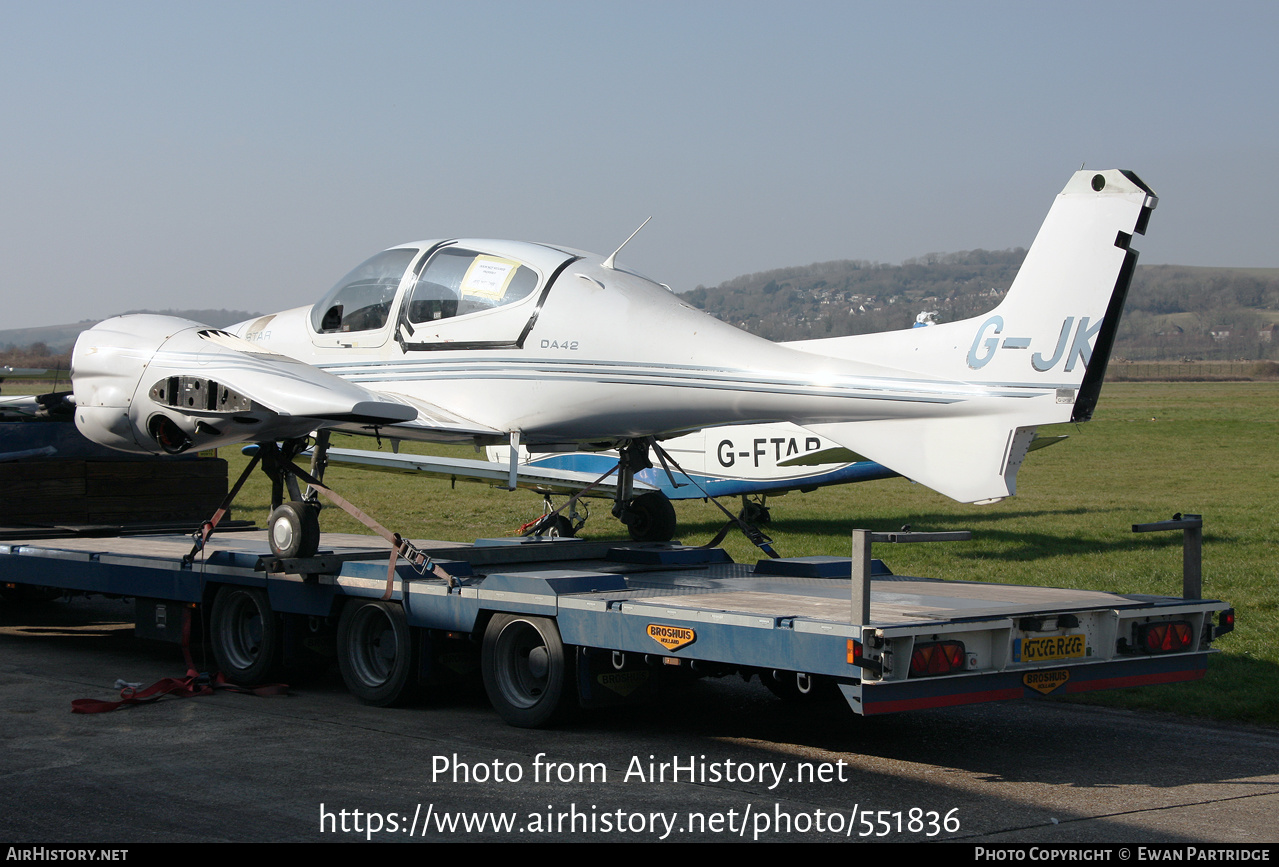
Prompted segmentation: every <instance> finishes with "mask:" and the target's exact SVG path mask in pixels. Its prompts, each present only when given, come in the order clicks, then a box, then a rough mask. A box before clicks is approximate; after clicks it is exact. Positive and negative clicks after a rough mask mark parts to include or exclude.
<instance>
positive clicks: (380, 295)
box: [311, 248, 418, 333]
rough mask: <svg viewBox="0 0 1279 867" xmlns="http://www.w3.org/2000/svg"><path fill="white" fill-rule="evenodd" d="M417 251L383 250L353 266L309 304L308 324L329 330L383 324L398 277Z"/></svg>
mask: <svg viewBox="0 0 1279 867" xmlns="http://www.w3.org/2000/svg"><path fill="white" fill-rule="evenodd" d="M417 253H418V251H417V250H416V249H413V248H408V249H396V250H384V251H382V252H381V253H378V254H377V255H376V256H374V257H373V258H371V259H369V260H368V261H366V262H365V263H364V264H362V265H359V266H358V267H356V269H355V270H354V271H352V272H351V273H350V274H347V275H346V276H345V277H343V278H342V279H341V280H339V281H338V282H337V285H336V286H334V287H333V288H332V289H331V290H329V294H328V295H325V296H324V299H323V300H321V301H320V303H318V304H316V305H315V306H314V307H312V308H311V327H312V328H314V329H315V330H316V331H317V332H320V333H331V332H344V331H372V330H374V329H377V328H381V327H382V326H384V325H386V320H387V318H388V317H389V316H390V314H391V304H392V302H394V301H395V293H396V290H398V289H399V288H400V279H401V278H402V277H403V276H404V272H405V271H407V270H408V267H409V263H410V262H412V261H413V257H414V256H416V255H417Z"/></svg>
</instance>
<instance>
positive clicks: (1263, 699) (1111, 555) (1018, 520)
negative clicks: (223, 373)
mask: <svg viewBox="0 0 1279 867" xmlns="http://www.w3.org/2000/svg"><path fill="white" fill-rule="evenodd" d="M1044 432H1045V433H1066V434H1069V435H1070V439H1068V440H1066V441H1065V442H1064V443H1061V444H1059V445H1057V446H1054V447H1052V448H1049V449H1045V450H1042V451H1039V452H1036V453H1034V454H1032V455H1031V456H1030V457H1029V458H1028V459H1027V461H1026V464H1025V466H1024V467H1023V469H1022V470H1021V474H1020V476H1019V478H1018V490H1019V493H1018V494H1017V496H1016V497H1013V498H1010V499H1008V500H1005V501H1004V502H1002V503H998V504H996V505H993V506H969V505H961V504H959V503H955V502H952V501H950V500H948V499H946V498H944V497H942V496H940V495H938V494H936V493H934V492H932V491H930V490H928V489H927V488H924V487H922V486H920V485H915V484H912V483H910V482H908V481H906V480H904V479H890V480H886V481H880V482H870V483H865V484H859V485H846V486H842V487H834V488H825V489H823V490H820V491H815V492H813V493H809V494H799V493H793V494H789V495H787V496H785V497H780V498H774V499H772V500H770V506H771V507H772V513H773V523H772V524H771V525H770V526H768V527H767V528H766V529H767V532H768V533H769V535H770V536H771V537H772V538H773V540H774V544H775V546H776V548H777V549H778V551H779V552H780V553H781V554H782V556H801V555H808V554H836V555H843V556H847V554H848V552H849V544H850V543H849V531H850V530H851V529H852V528H854V527H864V528H868V529H873V530H896V529H898V528H900V527H901V526H902V525H904V524H910V525H911V527H912V528H913V529H916V530H941V529H970V530H972V531H973V534H974V539H973V541H971V542H960V543H946V544H936V545H902V546H900V547H893V546H890V545H880V546H877V547H876V549H875V553H876V556H879V557H881V558H883V559H884V560H885V561H886V562H887V563H888V564H889V566H890V567H891V568H892V569H893V570H894V571H895V572H897V573H898V574H918V575H928V576H931V577H938V578H947V579H963V580H980V581H995V582H1001V583H1010V584H1044V585H1052V586H1062V587H1082V588H1090V589H1096V590H1111V591H1118V592H1136V593H1158V594H1165V595H1178V594H1180V592H1181V541H1182V539H1181V534H1180V533H1158V534H1140V535H1136V534H1133V533H1132V531H1131V525H1132V524H1134V523H1140V522H1146V521H1155V520H1160V519H1164V518H1169V517H1171V516H1172V515H1173V514H1174V513H1176V512H1190V513H1200V514H1202V515H1203V516H1204V523H1205V526H1204V594H1205V596H1208V597H1210V598H1217V599H1222V600H1225V601H1226V602H1228V603H1229V604H1231V605H1233V606H1234V607H1235V609H1236V610H1237V612H1238V627H1237V628H1236V630H1235V632H1234V633H1232V634H1231V635H1228V636H1226V637H1225V638H1223V639H1222V640H1221V641H1220V642H1219V643H1218V644H1217V646H1218V647H1219V648H1220V649H1221V650H1222V651H1223V652H1222V653H1221V654H1218V655H1216V656H1214V657H1213V658H1212V659H1211V661H1210V664H1209V669H1208V676H1207V677H1206V678H1205V679H1204V680H1203V681H1199V682H1196V683H1193V684H1181V685H1176V686H1169V687H1154V688H1143V689H1136V690H1120V691H1115V692H1109V693H1094V694H1092V695H1091V696H1089V697H1085V698H1083V699H1079V700H1083V701H1089V702H1096V703H1104V704H1108V705H1117V706H1123V707H1128V708H1153V709H1159V710H1167V711H1175V712H1178V713H1187V714H1196V715H1202V716H1206V717H1212V718H1217V719H1223V720H1233V721H1240V722H1251V723H1259V724H1264V725H1269V726H1276V725H1279V610H1277V609H1279V589H1277V587H1276V584H1277V583H1279V566H1277V565H1276V564H1277V563H1279V531H1277V529H1276V518H1275V515H1276V510H1279V384H1275V383H1112V384H1108V385H1107V386H1106V387H1105V390H1104V392H1103V394H1102V398H1101V402H1100V404H1099V407H1098V411H1097V414H1096V417H1095V418H1094V420H1093V421H1092V422H1090V423H1088V424H1084V425H1078V426H1074V425H1061V426H1058V427H1057V428H1054V429H1045V430H1044ZM353 445H355V446H356V447H360V448H372V447H374V446H373V444H372V443H371V441H368V440H362V439H361V440H356V441H355V442H354V443H353ZM423 450H427V449H423ZM436 451H441V452H443V451H444V450H441V449H437V450H436ZM451 453H452V454H455V455H458V456H474V454H473V452H472V450H471V449H469V448H467V449H455V450H452V451H451ZM225 456H227V457H229V459H230V460H231V462H232V471H233V473H235V472H238V469H237V468H238V467H242V466H243V462H244V459H243V458H242V457H240V456H239V455H236V454H232V455H225ZM256 476H257V478H255V479H254V480H253V481H252V482H251V483H250V484H249V485H248V486H246V490H245V491H244V492H243V493H242V494H241V496H240V499H239V502H238V507H237V509H236V517H239V518H249V519H253V520H256V521H258V522H259V523H263V522H264V521H265V518H266V514H267V501H268V497H269V494H268V486H267V483H266V480H265V478H264V477H262V476H261V474H260V473H259V474H256ZM233 478H234V477H233ZM327 480H328V481H329V482H330V483H331V484H333V486H334V487H335V489H336V490H338V491H339V492H340V493H342V494H343V495H344V496H346V497H347V498H348V499H350V500H352V501H353V502H355V503H356V504H357V505H360V506H361V508H363V509H364V510H365V511H367V512H368V513H369V514H371V515H372V516H374V517H375V518H377V519H379V520H380V521H382V522H383V523H384V524H386V525H388V526H389V527H390V528H391V529H393V530H396V531H398V532H400V533H402V534H404V535H405V536H408V537H412V538H436V539H454V540H462V541H467V540H470V539H472V538H480V537H488V536H505V535H512V534H514V533H515V531H516V530H517V528H518V527H519V526H520V525H521V524H522V523H524V522H525V521H528V520H530V519H531V518H533V517H535V516H536V515H537V514H540V511H541V504H540V501H539V500H538V498H537V497H536V496H535V495H533V494H530V493H527V492H517V493H507V492H504V491H498V490H494V489H492V488H489V487H487V486H484V485H481V484H477V483H472V482H462V481H459V482H458V483H457V484H456V486H452V485H451V484H450V482H449V481H448V480H439V479H425V478H418V477H413V476H390V475H385V474H378V473H362V472H359V471H355V470H343V469H340V468H335V469H333V470H331V471H330V473H329V476H328V479H327ZM594 504H595V515H594V517H593V518H592V519H591V520H590V522H589V523H588V524H587V526H586V529H585V530H584V532H583V534H582V535H584V536H588V537H592V538H617V537H620V536H621V535H622V530H621V525H620V524H618V523H617V522H616V521H614V520H613V519H612V518H611V516H610V515H609V512H608V509H609V506H608V503H607V502H605V501H600V500H597V501H594ZM726 505H730V506H731V507H732V508H734V509H736V507H737V504H735V503H732V504H726ZM676 509H677V511H678V514H679V520H680V528H681V529H680V532H679V536H680V538H682V539H683V540H684V541H685V542H688V543H691V544H702V543H705V542H706V541H708V540H709V539H710V538H711V537H712V536H713V535H714V533H715V532H716V531H717V530H718V529H719V528H720V526H722V524H723V520H722V515H721V513H720V512H719V511H718V510H717V509H715V507H714V506H713V505H711V504H707V503H703V502H701V501H691V502H683V503H678V504H676ZM321 523H322V526H323V527H324V529H326V530H337V531H362V528H361V527H360V526H359V525H358V524H356V523H355V522H354V521H352V520H351V519H350V518H348V517H347V516H346V515H345V514H344V513H342V512H341V511H340V510H338V509H335V508H333V509H326V510H325V512H324V513H323V515H322V521H321ZM724 547H725V548H727V549H728V550H729V552H730V553H731V554H732V555H733V557H734V558H735V559H737V560H738V561H739V562H750V561H751V560H753V559H756V558H757V557H758V556H759V555H758V552H757V551H756V549H755V548H754V547H753V546H752V545H751V544H750V543H749V542H747V541H746V540H745V539H744V538H743V537H742V536H741V534H739V533H734V534H733V535H731V536H730V537H729V538H728V539H727V540H726V541H725V543H724Z"/></svg>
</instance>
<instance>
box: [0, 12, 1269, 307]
mask: <svg viewBox="0 0 1279 867" xmlns="http://www.w3.org/2000/svg"><path fill="white" fill-rule="evenodd" d="M1277 36H1279V4H1275V3H1273V2H1271V3H1230V2H1226V3H1212V4H1208V3H1179V2H1158V3H1154V2H1151V3H1127V2H1106V3H1080V2H1071V3H998V2H985V3H957V2H956V3H925V2H917V3H909V2H906V3H893V4H888V3H882V2H875V3H857V2H838V3H804V2H799V3H790V4H787V5H786V7H783V6H782V4H780V3H746V2H732V3H713V2H678V3H661V2H628V3H620V2H616V3H614V2H604V0H595V2H583V3H576V2H572V3H570V2H555V3H536V2H524V3H497V2H493V3H485V2H465V3H462V2H448V3H427V2H415V3H393V2H386V3H378V2H361V3H326V2H301V3H283V2H252V3H235V2H218V3H203V4H196V3H174V2H157V3H139V2H111V3H105V2H84V3H70V2H40V3H33V2H30V0H0V112H2V113H0V117H2V118H3V122H2V124H0V156H2V158H3V159H2V160H0V281H3V282H2V283H0V286H3V291H4V298H5V308H4V310H5V314H4V318H3V319H2V320H0V328H15V327H25V326H32V325H44V324H55V323H62V322H69V321H76V320H79V319H84V318H100V317H103V316H107V315H110V314H113V313H117V312H120V311H122V310H125V309H128V308H134V307H150V308H155V309H158V308H164V307H205V306H212V307H232V308H247V309H253V310H262V311H269V310H276V309H283V308H286V307H292V306H297V305H300V304H309V303H311V302H312V301H314V300H315V299H316V298H318V297H319V296H320V295H321V294H322V293H323V292H324V290H325V289H327V288H328V287H329V286H330V285H331V284H332V283H333V281H335V280H336V279H337V278H338V277H340V276H341V275H342V274H343V273H344V272H345V271H346V270H348V269H349V268H350V267H351V266H353V265H354V264H356V263H357V262H358V261H360V260H361V259H363V258H364V257H366V256H368V255H370V254H371V253H373V252H375V251H376V250H378V249H381V248H383V247H386V246H390V245H392V244H396V243H401V242H405V241H411V240H418V239H422V238H436V237H446V236H458V235H470V236H485V237H513V238H521V239H527V240H544V241H551V242H555V243H559V244H566V245H570V246H574V247H579V248H583V249H589V250H596V251H599V252H604V253H607V252H609V251H611V250H612V249H613V248H614V247H616V246H617V244H619V243H620V242H621V241H622V239H623V238H625V237H626V235H627V234H629V233H630V232H631V230H632V229H634V228H635V226H637V225H638V224H639V223H640V222H641V221H642V220H643V219H644V218H645V217H647V216H649V215H652V216H653V222H652V223H651V224H649V226H648V227H647V228H646V229H645V230H644V231H643V232H642V233H641V234H640V235H639V236H638V237H637V238H636V239H635V241H633V242H632V243H631V245H630V246H629V247H628V248H627V250H626V252H625V253H624V254H623V257H622V261H623V262H624V263H625V264H626V265H628V266H629V267H632V268H635V269H638V270H640V271H642V272H644V273H647V274H649V275H650V276H652V277H654V278H656V279H659V280H663V281H665V282H667V283H669V284H671V285H672V286H673V287H674V288H676V289H677V290H683V289H689V288H692V287H694V286H696V285H697V284H699V283H702V284H707V285H711V284H714V283H718V282H720V281H722V280H725V279H728V278H730V277H733V276H736V275H738V274H742V273H748V272H753V271H760V270H765V269H769V268H776V267H784V266H788V265H802V264H807V263H809V262H814V261H821V260H826V259H841V258H850V259H870V260H876V261H881V262H899V261H901V260H902V259H903V258H906V257H911V256H917V255H921V254H924V253H928V252H935V251H955V250H966V249H972V248H976V247H984V248H987V249H1003V248H1007V247H1013V246H1019V245H1022V246H1025V245H1028V244H1029V243H1030V241H1031V239H1032V238H1033V237H1034V233H1035V231H1036V229H1037V228H1038V226H1039V223H1040V221H1041V220H1042V218H1043V215H1044V213H1045V212H1046V211H1047V209H1048V207H1049V205H1050V203H1051V200H1052V197H1053V195H1054V194H1055V193H1056V192H1057V191H1058V190H1060V188H1061V186H1062V185H1063V184H1064V183H1065V181H1066V179H1067V178H1068V177H1069V176H1070V174H1071V173H1072V172H1073V171H1075V170H1076V169H1078V168H1079V166H1080V164H1081V163H1086V164H1087V165H1088V166H1089V167H1091V168H1109V167H1119V168H1130V169H1132V170H1134V171H1136V172H1137V173H1138V174H1140V175H1141V176H1142V177H1143V179H1145V180H1146V182H1147V183H1148V184H1150V185H1151V186H1152V187H1153V188H1154V189H1155V190H1156V191H1157V192H1158V193H1159V195H1160V198H1161V201H1160V205H1159V209H1158V211H1157V212H1156V214H1155V216H1154V218H1153V219H1152V221H1151V226H1150V234H1149V235H1148V236H1147V238H1145V239H1141V241H1140V243H1139V244H1135V245H1134V246H1136V247H1137V248H1138V249H1140V250H1141V252H1142V257H1141V261H1142V262H1143V263H1180V264H1189V265H1239V266H1264V267H1274V266H1279V252H1277V251H1276V227H1277V225H1279V221H1276V219H1275V217H1274V209H1275V207H1276V203H1277V202H1279V110H1277V109H1279V99H1277V98H1276V95H1275V88H1276V85H1277V84H1279V62H1277V61H1276V52H1275V50H1274V45H1275V41H1276V37H1277Z"/></svg>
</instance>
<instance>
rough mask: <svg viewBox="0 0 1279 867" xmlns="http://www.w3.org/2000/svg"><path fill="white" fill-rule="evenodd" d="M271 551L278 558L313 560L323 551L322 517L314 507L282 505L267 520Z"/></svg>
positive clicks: (294, 501) (299, 503)
mask: <svg viewBox="0 0 1279 867" xmlns="http://www.w3.org/2000/svg"><path fill="white" fill-rule="evenodd" d="M267 531H268V532H267V535H268V536H269V537H270V540H271V551H272V552H274V554H275V555H276V556H277V557H285V558H291V557H313V556H315V552H316V551H318V550H320V513H319V510H318V509H317V508H316V507H315V506H314V505H313V504H311V503H303V502H299V501H298V500H292V501H290V502H287V503H281V504H280V505H278V506H276V507H275V510H274V511H272V512H271V517H270V518H268V519H267Z"/></svg>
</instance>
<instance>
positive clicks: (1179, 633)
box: [1137, 620, 1195, 653]
mask: <svg viewBox="0 0 1279 867" xmlns="http://www.w3.org/2000/svg"><path fill="white" fill-rule="evenodd" d="M1194 642H1195V632H1194V630H1193V629H1191V627H1190V624H1189V623H1188V622H1187V621H1185V620H1174V621H1171V622H1168V623H1146V624H1144V625H1142V626H1138V627H1137V646H1138V647H1140V648H1141V649H1142V650H1144V651H1146V653H1174V652H1176V651H1178V650H1186V649H1187V648H1189V647H1190V646H1191V645H1193V644H1194Z"/></svg>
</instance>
